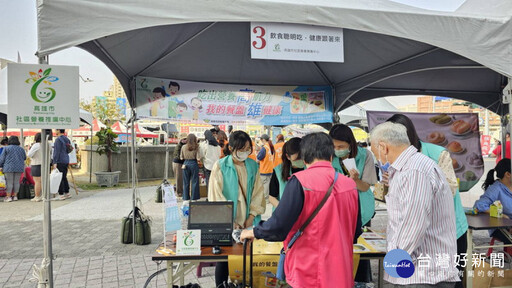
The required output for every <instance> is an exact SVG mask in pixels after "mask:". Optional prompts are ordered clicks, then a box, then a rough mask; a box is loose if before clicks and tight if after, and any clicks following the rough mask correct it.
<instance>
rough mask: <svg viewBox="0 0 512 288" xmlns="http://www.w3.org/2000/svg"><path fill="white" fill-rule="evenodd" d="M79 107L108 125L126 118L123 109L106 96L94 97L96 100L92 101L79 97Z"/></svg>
mask: <svg viewBox="0 0 512 288" xmlns="http://www.w3.org/2000/svg"><path fill="white" fill-rule="evenodd" d="M80 108H82V109H83V110H85V111H88V112H91V113H92V116H94V118H96V119H98V120H100V121H101V122H102V123H104V124H105V125H107V126H109V127H110V125H112V124H114V123H115V122H116V121H125V120H126V116H125V115H124V114H123V112H124V111H121V109H120V107H118V106H117V105H116V103H115V102H112V101H108V100H107V99H106V98H96V101H92V102H89V101H86V100H83V99H81V100H80Z"/></svg>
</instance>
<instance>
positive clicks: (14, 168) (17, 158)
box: [0, 136, 27, 202]
mask: <svg viewBox="0 0 512 288" xmlns="http://www.w3.org/2000/svg"><path fill="white" fill-rule="evenodd" d="M7 144H9V145H8V146H7V147H5V148H4V151H3V152H2V154H1V155H0V171H2V172H3V173H4V174H5V182H6V186H7V187H6V188H7V191H6V192H5V193H7V194H6V197H5V199H4V202H11V201H18V197H17V194H18V191H19V190H20V177H21V174H22V173H23V171H25V159H27V156H26V155H25V149H23V148H22V147H20V140H19V139H18V136H11V137H9V140H7ZM9 194H11V196H9Z"/></svg>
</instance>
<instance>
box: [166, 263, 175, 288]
mask: <svg viewBox="0 0 512 288" xmlns="http://www.w3.org/2000/svg"><path fill="white" fill-rule="evenodd" d="M172 264H173V263H172V261H169V260H167V288H172V284H173V283H174V269H173V267H172V266H173V265H172Z"/></svg>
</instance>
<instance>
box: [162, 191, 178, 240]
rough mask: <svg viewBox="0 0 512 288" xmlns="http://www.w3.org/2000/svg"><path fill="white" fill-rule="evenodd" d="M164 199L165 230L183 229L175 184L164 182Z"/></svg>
mask: <svg viewBox="0 0 512 288" xmlns="http://www.w3.org/2000/svg"><path fill="white" fill-rule="evenodd" d="M162 193H163V194H164V195H163V197H162V199H163V200H164V201H163V202H164V207H165V232H174V231H177V230H180V229H181V217H180V211H179V208H178V201H177V199H176V194H174V186H173V185H169V184H167V185H165V184H162Z"/></svg>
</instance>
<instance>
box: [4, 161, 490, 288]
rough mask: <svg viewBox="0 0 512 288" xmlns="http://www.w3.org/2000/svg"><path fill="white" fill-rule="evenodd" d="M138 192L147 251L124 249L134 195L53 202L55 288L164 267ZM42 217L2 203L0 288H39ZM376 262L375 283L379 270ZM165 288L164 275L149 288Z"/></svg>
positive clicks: (113, 280)
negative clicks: (35, 274)
mask: <svg viewBox="0 0 512 288" xmlns="http://www.w3.org/2000/svg"><path fill="white" fill-rule="evenodd" d="M486 164H487V162H486ZM486 166H487V165H486ZM139 191H140V195H141V200H142V202H143V204H144V205H143V206H144V209H145V212H146V214H148V215H150V216H151V217H152V218H153V224H152V244H150V245H146V246H137V245H133V244H130V245H124V244H121V243H120V219H121V217H122V216H124V215H126V214H128V212H129V211H130V210H131V189H119V190H111V191H102V192H82V193H80V195H79V196H78V197H77V196H75V195H73V196H74V197H73V198H72V199H70V200H65V201H58V202H57V201H52V217H53V221H52V224H53V225H52V230H53V252H54V256H55V257H56V259H55V261H54V283H55V287H143V285H144V283H145V282H146V279H147V278H148V277H149V276H150V275H151V274H153V273H154V272H156V271H157V270H158V268H160V269H161V268H164V267H165V263H162V264H161V265H160V267H158V266H157V264H156V263H154V262H153V261H152V260H151V255H153V253H154V249H155V248H156V245H157V243H159V242H160V241H161V239H162V237H163V236H162V235H163V233H162V230H163V219H162V213H163V211H162V206H161V204H157V203H154V200H153V197H154V193H155V192H154V191H155V187H144V188H141V189H140V190H139ZM481 193H482V192H481V190H480V189H478V188H475V189H472V191H471V192H468V193H462V199H463V203H464V205H470V204H472V203H473V202H474V200H475V199H477V198H478V196H479V195H480V194H481ZM0 200H1V199H0ZM379 209H385V205H383V204H380V205H379ZM269 210H270V209H269ZM42 212H43V211H42V203H32V202H29V201H28V200H20V201H18V202H11V203H3V202H1V203H0V231H1V233H0V243H1V247H2V249H0V287H36V286H37V285H36V283H35V282H30V279H31V278H32V266H33V264H40V262H41V259H42V256H43V247H42V245H43V244H42V222H41V219H42V216H41V215H42ZM386 220H387V219H386V213H385V211H378V212H377V215H376V216H375V218H374V219H373V220H372V226H373V227H374V228H375V229H378V230H385V225H386ZM488 241H489V238H488V235H487V232H486V231H479V232H476V233H475V242H477V243H479V244H482V243H486V242H488ZM372 262H374V263H372V272H373V277H374V278H373V279H374V280H376V279H377V274H376V272H377V266H376V262H375V261H372ZM185 279H186V282H187V283H188V282H193V283H199V284H201V286H202V287H208V288H210V287H214V286H215V285H214V267H208V268H204V269H203V277H201V278H199V279H198V278H197V277H196V276H195V273H194V274H192V275H188V276H187V277H186V278H185ZM157 281H158V285H157ZM374 282H375V281H374ZM165 285H166V281H165V277H164V274H160V275H159V277H157V278H154V279H153V280H152V282H151V285H150V286H149V287H165Z"/></svg>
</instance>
